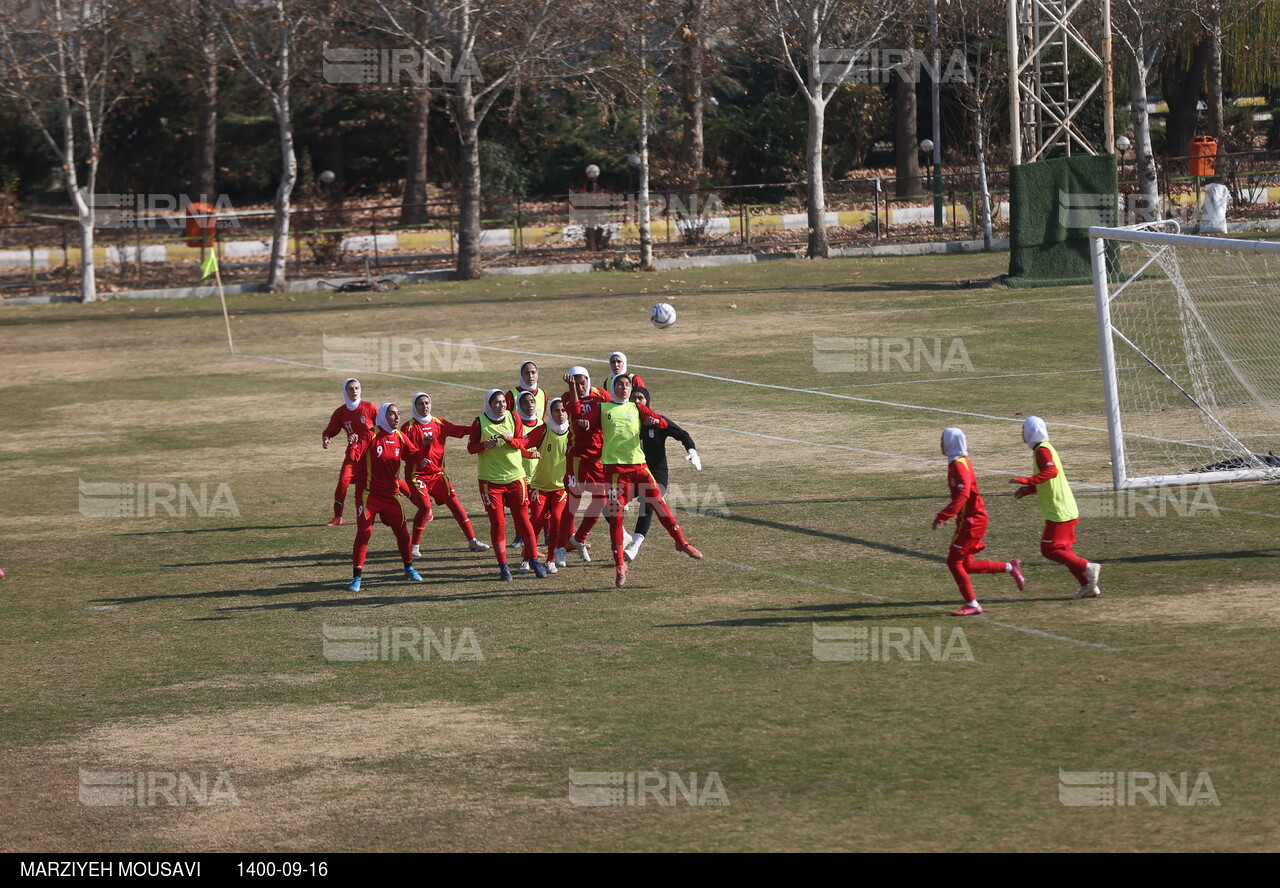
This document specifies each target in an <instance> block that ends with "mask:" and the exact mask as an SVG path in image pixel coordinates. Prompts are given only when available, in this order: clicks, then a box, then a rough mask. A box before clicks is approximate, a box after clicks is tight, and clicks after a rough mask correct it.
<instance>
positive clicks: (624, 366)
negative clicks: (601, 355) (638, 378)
mask: <svg viewBox="0 0 1280 888" xmlns="http://www.w3.org/2000/svg"><path fill="white" fill-rule="evenodd" d="M615 355H616V356H617V357H619V358H622V369H621V370H619V371H618V372H617V373H616V374H614V375H615V376H622V375H624V374H625V373H626V372H627V356H626V355H624V354H623V353H622V352H610V353H609V360H610V361H612V360H613V359H614V356H615ZM609 369H610V370H612V369H613V367H612V365H611V366H610V367H609Z"/></svg>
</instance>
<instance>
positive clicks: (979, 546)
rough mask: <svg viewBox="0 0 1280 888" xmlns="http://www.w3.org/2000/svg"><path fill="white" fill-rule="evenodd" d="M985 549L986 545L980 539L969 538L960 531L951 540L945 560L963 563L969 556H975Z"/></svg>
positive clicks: (969, 536) (968, 535)
mask: <svg viewBox="0 0 1280 888" xmlns="http://www.w3.org/2000/svg"><path fill="white" fill-rule="evenodd" d="M985 548H987V544H986V542H984V541H983V539H982V537H975V536H971V535H970V534H968V533H966V532H965V531H964V530H963V529H961V530H960V531H959V532H958V533H957V534H956V535H955V537H954V538H953V539H952V540H951V551H950V553H949V554H948V555H947V558H948V559H951V558H954V559H956V560H957V561H963V560H964V559H966V558H968V557H970V556H971V555H977V554H978V553H979V552H981V551H982V550H983V549H985Z"/></svg>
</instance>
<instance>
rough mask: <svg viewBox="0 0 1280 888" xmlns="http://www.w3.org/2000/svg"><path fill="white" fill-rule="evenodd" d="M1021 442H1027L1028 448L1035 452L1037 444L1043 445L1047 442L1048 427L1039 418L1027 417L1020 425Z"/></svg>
mask: <svg viewBox="0 0 1280 888" xmlns="http://www.w3.org/2000/svg"><path fill="white" fill-rule="evenodd" d="M1022 440H1023V441H1026V442H1027V446H1028V447H1030V448H1031V449H1032V450H1035V449H1036V445H1037V444H1043V443H1044V442H1045V441H1048V440H1049V427H1048V426H1046V425H1045V424H1044V420H1043V419H1041V418H1040V417H1038V416H1028V417H1027V418H1026V420H1025V421H1024V422H1023V423H1022Z"/></svg>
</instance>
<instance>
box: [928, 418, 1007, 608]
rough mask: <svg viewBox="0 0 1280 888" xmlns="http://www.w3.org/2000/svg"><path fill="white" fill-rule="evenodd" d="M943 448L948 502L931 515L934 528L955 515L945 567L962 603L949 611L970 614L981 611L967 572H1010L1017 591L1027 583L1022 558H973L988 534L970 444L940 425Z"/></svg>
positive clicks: (985, 512) (959, 432)
mask: <svg viewBox="0 0 1280 888" xmlns="http://www.w3.org/2000/svg"><path fill="white" fill-rule="evenodd" d="M942 452H943V454H944V455H945V456H946V457H947V461H948V465H947V484H948V485H949V486H950V487H951V502H949V503H947V506H946V508H944V509H943V510H942V511H941V512H939V513H938V514H937V516H936V517H935V518H934V519H933V529H934V530H940V529H941V528H942V526H943V525H944V524H946V523H947V522H948V521H949V520H951V519H952V518H955V519H956V535H955V537H953V538H952V540H951V548H950V549H948V550H947V567H948V569H950V571H951V575H952V576H953V577H955V578H956V585H957V586H959V587H960V595H961V596H962V597H963V598H964V606H963V607H962V608H960V610H957V611H952V612H951V616H953V617H971V616H974V615H976V614H980V613H982V605H980V604H978V599H977V597H976V596H975V595H974V594H973V583H972V581H970V579H969V574H971V573H977V574H996V573H1007V574H1011V575H1012V576H1013V582H1014V584H1015V585H1016V586H1017V587H1018V591H1019V592H1021V591H1022V590H1023V589H1024V588H1026V585H1027V583H1026V580H1024V579H1023V577H1022V562H1021V561H1019V560H1018V559H1017V558H1015V559H1013V560H1012V561H974V560H973V556H974V555H976V554H977V553H979V552H981V551H982V550H983V549H985V548H986V547H987V544H986V543H984V542H983V541H982V538H983V537H985V536H986V535H987V510H986V507H985V506H983V504H982V494H981V493H979V492H978V478H977V476H976V475H975V474H974V473H973V464H972V463H971V462H970V461H969V444H968V442H967V441H966V440H965V437H964V432H962V431H961V430H960V429H943V430H942Z"/></svg>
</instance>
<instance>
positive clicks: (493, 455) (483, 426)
mask: <svg viewBox="0 0 1280 888" xmlns="http://www.w3.org/2000/svg"><path fill="white" fill-rule="evenodd" d="M484 401H485V407H484V412H483V413H481V414H480V415H479V416H477V417H476V419H475V422H473V423H472V424H471V432H470V438H469V439H468V441H467V452H468V453H474V454H476V456H478V457H479V467H478V469H477V475H478V476H479V483H480V499H481V500H483V501H484V509H485V513H486V514H487V515H488V516H489V539H490V540H491V541H492V543H493V554H494V557H496V558H497V559H498V567H499V571H498V579H499V580H502V581H504V582H505V581H507V580H510V579H511V578H512V577H511V568H510V567H508V566H507V526H506V522H505V519H504V517H503V514H502V508H503V505H504V504H505V505H506V507H507V509H508V510H509V511H510V512H511V518H512V520H513V521H515V525H516V532H517V533H519V534H520V539H521V540H522V541H523V542H524V560H525V561H527V562H529V564H530V565H531V566H532V567H533V572H534V574H535V575H536V576H537V577H538V578H539V579H543V578H545V577H546V575H547V569H546V568H545V567H543V566H542V562H540V561H538V540H537V536H536V535H535V534H534V532H533V528H532V527H531V526H530V524H529V485H528V482H526V481H525V478H524V466H523V465H522V464H521V461H520V458H521V456H524V455H529V450H528V446H529V441H528V439H527V438H525V437H524V426H523V425H522V424H521V422H520V418H519V417H518V416H516V415H515V414H514V413H512V412H510V411H509V410H507V399H506V396H505V395H504V394H503V392H502V389H489V392H488V394H486V395H485V399H484ZM534 458H535V459H536V458H537V457H534Z"/></svg>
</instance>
